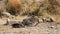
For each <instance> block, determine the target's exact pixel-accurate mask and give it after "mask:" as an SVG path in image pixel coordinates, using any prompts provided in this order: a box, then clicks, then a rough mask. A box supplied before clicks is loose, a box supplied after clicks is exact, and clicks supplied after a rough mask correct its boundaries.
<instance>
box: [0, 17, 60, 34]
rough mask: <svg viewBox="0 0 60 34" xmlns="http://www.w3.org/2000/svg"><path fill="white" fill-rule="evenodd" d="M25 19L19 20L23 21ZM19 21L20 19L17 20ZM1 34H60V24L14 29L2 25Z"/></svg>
mask: <svg viewBox="0 0 60 34" xmlns="http://www.w3.org/2000/svg"><path fill="white" fill-rule="evenodd" d="M22 19H23V17H21V18H20V19H19V20H21V21H22ZM16 20H18V19H16ZM0 34H60V23H56V22H52V23H39V24H38V25H37V26H35V27H25V28H12V27H11V26H4V25H0Z"/></svg>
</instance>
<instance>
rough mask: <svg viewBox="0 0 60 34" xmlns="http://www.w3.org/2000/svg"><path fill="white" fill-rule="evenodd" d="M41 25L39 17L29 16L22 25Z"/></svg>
mask: <svg viewBox="0 0 60 34" xmlns="http://www.w3.org/2000/svg"><path fill="white" fill-rule="evenodd" d="M38 23H39V19H38V17H37V16H29V17H28V18H26V19H24V20H23V22H22V24H23V25H24V26H36V25H37V24H38Z"/></svg>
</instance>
